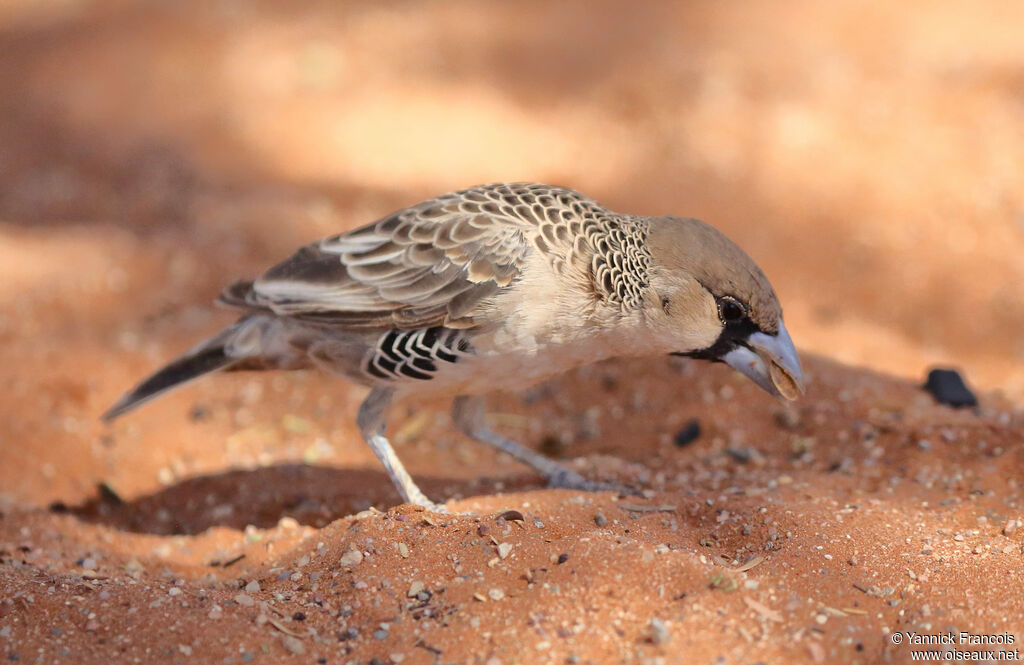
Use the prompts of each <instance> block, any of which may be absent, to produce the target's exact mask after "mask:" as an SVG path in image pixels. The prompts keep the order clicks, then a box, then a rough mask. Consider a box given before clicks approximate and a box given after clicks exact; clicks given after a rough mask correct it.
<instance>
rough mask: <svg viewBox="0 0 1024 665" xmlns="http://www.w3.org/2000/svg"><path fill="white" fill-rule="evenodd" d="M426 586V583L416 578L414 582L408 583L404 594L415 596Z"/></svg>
mask: <svg viewBox="0 0 1024 665" xmlns="http://www.w3.org/2000/svg"><path fill="white" fill-rule="evenodd" d="M426 587H427V585H426V584H424V583H423V582H421V581H419V580H416V581H415V582H413V583H412V584H410V585H409V590H408V591H406V592H405V595H407V596H409V597H410V598H415V597H416V596H417V595H419V593H420V592H421V591H423V589H425V588H426Z"/></svg>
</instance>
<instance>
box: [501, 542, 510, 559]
mask: <svg viewBox="0 0 1024 665" xmlns="http://www.w3.org/2000/svg"><path fill="white" fill-rule="evenodd" d="M511 553H512V543H501V544H500V545H498V556H499V557H500V558H502V559H505V558H507V557H508V555H509V554H511Z"/></svg>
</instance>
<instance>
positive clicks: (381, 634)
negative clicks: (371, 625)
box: [373, 628, 388, 640]
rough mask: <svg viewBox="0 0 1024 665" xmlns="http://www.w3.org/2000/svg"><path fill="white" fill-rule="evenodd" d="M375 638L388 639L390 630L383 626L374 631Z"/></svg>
mask: <svg viewBox="0 0 1024 665" xmlns="http://www.w3.org/2000/svg"><path fill="white" fill-rule="evenodd" d="M373 639H375V640H386V639H388V631H386V630H384V629H383V628H381V629H380V630H376V631H374V633H373Z"/></svg>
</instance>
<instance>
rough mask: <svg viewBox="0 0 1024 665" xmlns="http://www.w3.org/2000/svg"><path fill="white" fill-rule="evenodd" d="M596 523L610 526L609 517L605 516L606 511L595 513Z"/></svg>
mask: <svg viewBox="0 0 1024 665" xmlns="http://www.w3.org/2000/svg"><path fill="white" fill-rule="evenodd" d="M594 524H596V525H597V526H602V527H603V526H608V518H607V517H605V516H604V513H598V514H596V515H594Z"/></svg>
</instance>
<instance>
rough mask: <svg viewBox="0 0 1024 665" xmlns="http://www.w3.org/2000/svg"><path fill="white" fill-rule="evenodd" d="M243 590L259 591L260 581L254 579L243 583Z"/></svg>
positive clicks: (249, 591)
mask: <svg viewBox="0 0 1024 665" xmlns="http://www.w3.org/2000/svg"><path fill="white" fill-rule="evenodd" d="M245 590H246V591H247V592H248V593H259V592H260V583H259V582H257V581H256V580H253V581H252V582H249V583H248V584H246V585H245Z"/></svg>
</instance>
